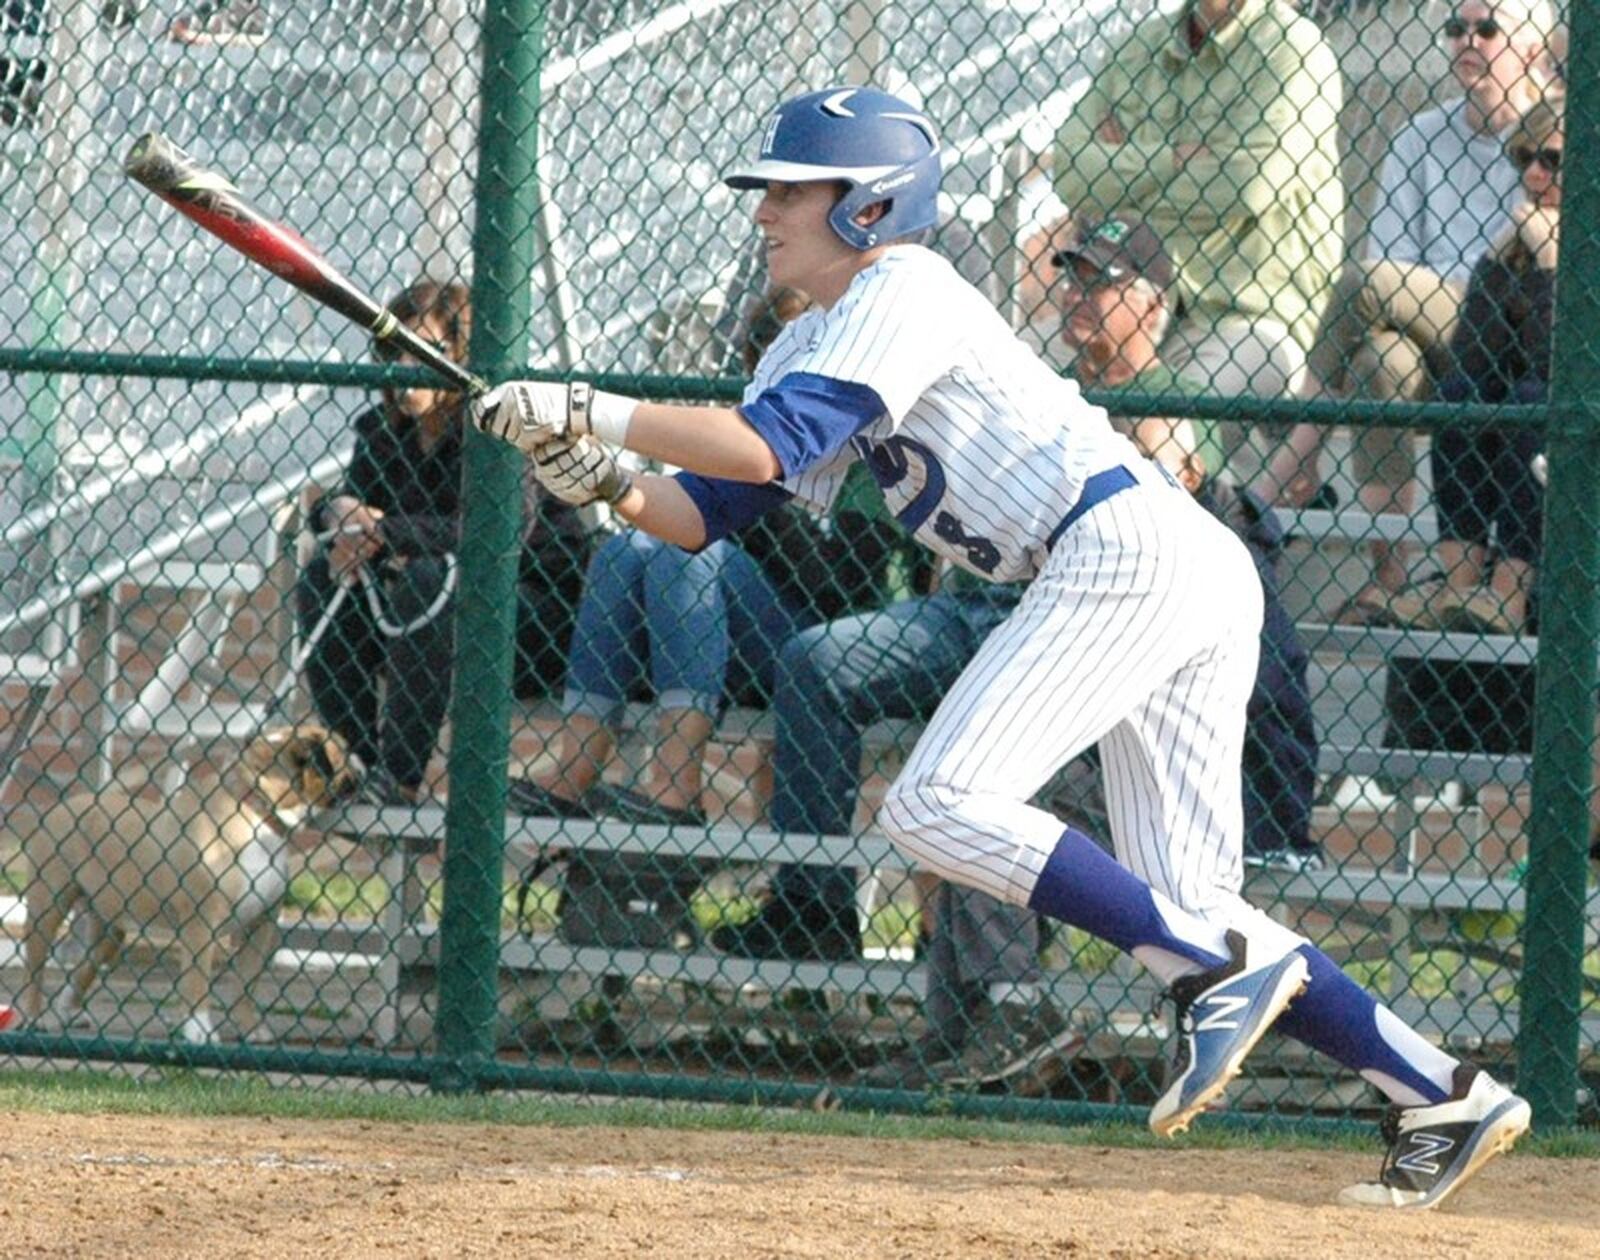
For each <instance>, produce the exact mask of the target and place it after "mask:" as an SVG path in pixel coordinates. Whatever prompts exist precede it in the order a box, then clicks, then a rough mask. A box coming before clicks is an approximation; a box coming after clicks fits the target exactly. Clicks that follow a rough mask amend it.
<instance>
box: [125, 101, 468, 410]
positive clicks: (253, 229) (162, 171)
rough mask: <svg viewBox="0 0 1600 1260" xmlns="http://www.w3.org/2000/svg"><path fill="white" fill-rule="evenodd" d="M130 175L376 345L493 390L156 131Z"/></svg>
mask: <svg viewBox="0 0 1600 1260" xmlns="http://www.w3.org/2000/svg"><path fill="white" fill-rule="evenodd" d="M122 169H123V170H124V171H125V172H126V173H127V174H128V176H129V177H131V178H133V179H136V180H138V181H139V183H141V184H143V185H144V186H145V187H146V188H148V189H149V190H150V191H151V192H153V193H155V194H156V196H158V197H160V198H161V199H162V200H163V201H165V202H166V203H167V204H168V205H170V206H172V207H174V208H175V209H177V210H179V211H180V212H182V213H183V214H186V215H188V216H189V218H191V219H193V220H194V221H195V222H196V223H198V224H199V225H200V226H201V227H203V228H204V229H205V230H206V231H208V232H210V233H211V234H212V235H213V236H217V237H221V238H222V240H224V241H226V242H227V243H228V244H229V245H231V246H233V248H234V249H236V250H238V251H239V252H240V253H241V254H243V255H244V256H245V257H246V258H249V259H251V260H253V261H254V262H258V263H260V264H261V265H262V266H263V267H265V268H267V270H269V271H271V272H274V273H275V274H277V275H280V276H282V277H283V278H284V279H285V280H287V281H288V282H289V283H290V284H292V285H294V287H295V288H297V289H299V290H300V291H301V292H302V293H305V294H308V295H309V296H311V297H313V298H315V299H316V300H317V301H318V302H321V303H322V304H323V305H324V306H326V307H329V308H331V309H332V310H335V311H338V312H339V314H341V315H343V316H344V317H345V318H346V319H348V320H351V321H353V322H355V323H357V324H359V325H361V327H362V328H365V329H366V330H367V331H368V332H369V333H371V334H372V336H373V339H374V340H376V341H385V342H389V343H391V344H392V345H393V346H395V347H396V348H397V349H400V350H403V351H405V353H407V354H409V355H411V356H412V357H413V358H415V359H416V360H417V361H418V362H419V363H425V364H427V365H428V366H429V367H431V368H432V369H433V370H434V371H436V372H438V373H440V374H441V375H442V376H445V377H446V378H448V379H449V380H450V382H451V383H452V384H454V385H458V386H460V387H461V388H463V389H466V390H468V391H469V392H471V393H475V394H476V393H482V392H483V391H484V390H486V389H487V388H488V385H487V384H486V383H485V382H484V381H483V380H482V379H481V378H480V377H477V376H474V375H473V374H472V373H471V372H469V371H467V370H466V368H464V367H462V366H461V365H460V364H459V363H457V362H455V361H454V360H453V359H451V358H450V357H449V356H448V355H446V354H444V353H443V352H442V351H440V349H439V348H438V347H437V346H435V345H434V344H433V343H432V342H430V341H427V340H425V339H424V338H422V337H419V336H418V335H417V334H416V333H414V332H412V331H411V329H409V328H407V327H406V326H405V325H404V324H402V323H401V322H400V321H399V320H397V319H396V318H395V317H394V316H393V315H391V314H390V313H389V312H388V311H387V310H385V309H384V308H383V307H382V306H380V305H379V304H378V303H377V302H376V301H374V300H373V299H372V298H371V297H369V296H368V295H367V294H365V293H363V292H362V291H361V290H360V289H358V288H356V286H355V285H354V284H352V283H351V282H350V281H349V280H348V279H346V278H345V277H344V276H343V275H341V274H340V273H339V272H338V271H336V270H335V269H334V268H333V266H332V265H331V264H330V263H329V262H328V260H327V259H326V258H324V257H323V256H322V255H321V254H319V253H318V252H317V251H316V250H315V249H313V248H312V247H311V246H310V245H309V244H307V243H306V242H305V241H304V240H302V239H301V237H300V236H299V235H298V234H296V233H295V232H292V231H290V230H289V229H288V228H286V227H284V226H283V225H282V224H280V223H274V222H273V221H272V220H271V219H269V218H267V217H266V216H265V215H264V214H262V213H261V211H259V210H257V209H256V208H255V207H254V206H252V205H251V204H250V203H249V202H248V201H246V200H245V199H244V197H243V196H241V195H240V193H239V190H238V189H237V188H235V187H234V186H233V185H232V184H230V183H229V182H228V181H227V180H226V179H224V178H223V177H222V176H221V175H219V174H217V173H216V172H215V171H209V170H207V169H206V168H205V167H204V166H202V165H200V163H198V162H196V161H195V160H194V159H193V158H192V157H190V156H189V155H188V154H187V153H185V152H184V151H183V150H182V149H180V148H179V147H178V146H177V145H175V144H173V143H172V141H170V140H168V139H167V138H166V137H165V136H163V135H160V134H158V133H156V132H150V133H149V134H148V135H143V136H140V137H139V139H138V140H137V141H136V142H135V143H134V146H133V148H132V149H131V150H130V151H129V153H128V157H127V160H126V161H125V162H124V163H123V166H122Z"/></svg>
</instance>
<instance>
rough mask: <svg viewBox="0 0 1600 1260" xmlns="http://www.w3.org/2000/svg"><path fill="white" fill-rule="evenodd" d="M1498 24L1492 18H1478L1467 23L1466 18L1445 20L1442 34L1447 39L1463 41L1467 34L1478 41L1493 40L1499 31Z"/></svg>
mask: <svg viewBox="0 0 1600 1260" xmlns="http://www.w3.org/2000/svg"><path fill="white" fill-rule="evenodd" d="M1501 29H1502V28H1501V26H1500V23H1498V22H1496V21H1495V20H1494V19H1493V18H1492V17H1486V18H1479V19H1478V20H1477V21H1476V22H1469V21H1467V20H1466V18H1458V17H1453V18H1445V20H1444V33H1445V38H1447V39H1465V38H1466V37H1467V34H1468V32H1470V33H1472V34H1474V35H1476V36H1477V37H1478V38H1479V39H1493V38H1494V37H1495V36H1496V35H1498V34H1499V33H1500V31H1501Z"/></svg>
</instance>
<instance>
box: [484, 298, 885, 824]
mask: <svg viewBox="0 0 1600 1260" xmlns="http://www.w3.org/2000/svg"><path fill="white" fill-rule="evenodd" d="M808 304H809V302H808V300H807V299H806V298H805V297H804V295H802V294H798V293H796V292H795V291H794V290H788V289H780V290H776V291H774V292H773V293H772V294H770V295H769V298H768V300H767V302H766V303H764V304H763V306H762V308H761V309H759V310H758V311H757V312H756V313H755V315H754V316H753V318H752V320H751V324H750V331H749V336H748V344H747V353H748V355H749V358H748V359H747V366H752V365H753V362H754V360H755V359H756V358H759V356H760V354H761V352H762V351H763V350H764V349H765V347H766V345H767V344H769V343H770V341H771V340H772V338H773V337H774V336H775V335H776V333H777V331H778V329H779V328H780V327H781V326H782V324H783V323H785V322H787V321H788V320H789V319H792V318H793V317H794V316H796V315H798V314H800V313H801V312H802V311H804V310H805V309H806V307H807V305H808ZM863 486H864V487H865V489H866V490H867V491H868V493H869V494H870V498H871V501H875V502H876V504H877V506H878V512H879V513H880V514H881V511H882V499H881V496H879V495H878V494H877V491H876V489H875V488H874V487H872V486H871V483H870V477H869V476H868V475H867V474H866V472H865V469H864V467H863V468H862V469H860V470H857V475H856V483H855V490H859V489H861V488H862V487H863ZM862 504H863V500H862V497H861V496H860V495H859V494H858V493H856V492H855V491H854V490H852V489H851V488H850V487H847V488H846V490H845V491H843V492H841V496H840V500H839V503H838V504H837V505H836V509H835V515H836V517H837V518H840V519H842V518H844V517H850V516H858V517H861V518H862V519H858V520H852V521H850V523H849V524H848V525H847V526H840V527H835V526H833V525H832V524H831V523H829V524H824V523H822V522H818V521H816V520H815V519H814V518H812V517H811V516H809V515H808V514H807V513H805V512H804V511H803V510H802V509H800V508H798V507H788V508H784V509H781V510H779V511H777V512H774V513H772V514H771V515H769V516H767V517H765V518H763V519H762V520H760V521H757V522H756V523H755V524H754V525H752V526H751V527H750V528H748V529H746V530H744V531H742V532H741V533H740V534H739V535H738V536H737V537H736V538H730V539H725V540H722V541H720V542H716V543H713V544H712V545H711V546H709V547H706V548H705V549H704V550H702V551H698V552H694V553H690V552H686V551H684V550H683V549H682V548H679V547H675V546H672V545H671V544H669V543H664V542H662V541H660V540H659V539H656V538H653V537H651V536H650V535H648V534H646V533H644V532H643V531H642V530H634V529H629V530H625V531H624V532H622V533H620V534H618V535H616V536H615V537H613V538H611V539H609V540H608V541H607V542H605V543H604V544H603V545H602V546H601V547H600V549H599V551H598V552H597V553H596V554H595V557H594V560H593V561H592V562H591V564H590V566H589V573H588V578H587V581H586V583H585V585H584V588H583V596H582V599H581V601H580V603H579V606H578V617H577V626H576V629H575V630H574V633H573V637H572V648H571V652H570V655H569V658H568V666H567V681H566V691H565V695H564V697H563V699H562V713H563V717H564V723H565V724H564V727H563V729H562V730H561V732H560V734H559V736H558V737H557V740H556V749H555V757H554V762H553V764H552V765H549V766H547V767H545V768H544V769H542V770H541V771H540V772H539V773H537V774H536V775H535V776H534V777H532V778H527V779H517V780H513V781H512V783H511V786H510V791H509V802H510V805H511V808H512V809H513V810H515V811H516V812H518V813H521V814H526V815H531V816H541V817H557V818H580V817H597V816H605V817H611V818H617V819H621V820H624V821H628V822H634V823H657V824H667V825H701V824H703V823H704V822H705V821H706V815H705V812H704V809H703V807H702V805H701V800H700V797H701V791H702V786H703V785H702V762H703V759H704V753H705V749H706V745H707V744H708V743H709V742H710V739H711V736H712V734H713V733H714V730H715V727H716V721H717V717H718V715H719V714H720V713H721V711H722V709H723V706H724V705H725V704H726V703H727V702H728V701H729V700H730V699H732V700H739V701H743V702H745V703H753V704H761V703H764V701H765V695H766V693H767V689H768V688H769V686H770V684H771V677H772V668H773V662H774V660H775V658H776V656H777V652H778V649H779V648H780V647H781V646H782V644H783V643H784V642H785V641H786V640H787V639H788V638H789V636H790V635H792V634H793V633H794V632H795V631H796V630H799V629H800V628H802V627H803V626H806V625H810V624H812V623H813V622H815V621H818V620H821V619H823V618H826V617H828V616H833V615H837V614H839V613H841V612H844V611H848V610H849V609H850V608H852V607H853V606H856V604H857V601H861V600H863V599H872V598H877V595H878V592H877V588H878V585H879V583H880V580H881V575H882V572H883V570H884V569H885V568H886V566H887V562H888V556H889V551H890V548H891V547H892V545H893V542H892V537H893V535H894V534H897V533H898V531H897V528H896V527H895V526H893V525H892V523H890V522H888V521H887V519H886V518H882V517H881V515H880V519H879V520H877V521H874V520H872V519H870V518H871V516H872V512H871V510H870V508H864V507H863V506H862ZM645 684H648V685H649V687H650V689H651V691H652V692H653V695H654V701H655V706H656V709H657V716H656V730H655V732H654V736H655V738H654V740H653V744H652V750H651V755H650V759H649V763H648V765H647V766H646V767H645V769H644V771H643V773H642V776H641V778H640V782H639V784H638V786H626V785H617V784H612V783H608V782H604V781H602V779H601V774H602V772H603V771H604V769H605V766H606V763H607V761H608V760H609V759H610V757H611V754H612V751H613V749H614V747H615V736H616V731H617V728H618V725H619V722H620V719H621V716H622V711H623V706H624V705H625V703H626V701H627V700H628V698H629V696H630V695H631V694H633V693H634V692H635V691H636V690H637V689H638V688H639V687H641V686H643V685H645Z"/></svg>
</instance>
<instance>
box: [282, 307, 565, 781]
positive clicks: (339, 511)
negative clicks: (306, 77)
mask: <svg viewBox="0 0 1600 1260" xmlns="http://www.w3.org/2000/svg"><path fill="white" fill-rule="evenodd" d="M388 309H389V311H390V313H392V314H393V315H394V316H395V317H396V318H397V319H399V320H400V322H401V323H403V324H404V325H406V327H408V328H410V329H412V330H413V331H414V332H417V333H420V334H421V335H422V336H423V337H426V338H427V339H428V340H429V341H432V342H433V343H434V344H436V345H438V346H441V347H443V348H444V349H445V350H446V351H447V353H449V355H450V356H451V357H452V358H454V359H455V360H456V361H457V362H464V361H465V360H466V355H467V341H468V338H469V337H470V335H471V327H472V310H471V303H470V295H469V292H468V290H467V286H466V285H464V284H462V283H460V282H457V281H452V282H449V283H440V282H437V281H434V280H428V279H422V280H418V281H416V282H415V283H413V284H412V285H410V286H409V287H407V288H406V289H405V290H404V291H403V292H402V293H400V294H399V295H398V296H397V297H396V298H395V299H394V300H393V301H391V302H390V303H389V306H388ZM375 352H376V353H377V354H378V355H379V356H380V357H382V358H389V357H390V356H392V354H393V351H392V349H390V347H389V344H388V343H386V342H379V343H378V344H377V347H376V351H375ZM462 406H463V399H462V396H461V395H460V394H458V393H455V392H452V391H449V390H445V389H436V388H431V387H421V388H405V389H392V388H391V389H385V390H384V391H383V400H382V402H381V403H380V404H379V405H378V406H376V407H372V408H369V409H368V410H366V411H364V412H362V413H361V415H360V416H358V417H357V418H356V421H355V430H356V444H355V450H354V452H353V453H352V455H351V457H350V463H349V466H348V468H347V469H346V472H345V476H344V480H343V482H342V484H341V485H340V486H339V487H338V488H336V489H335V490H334V492H333V493H332V494H330V495H327V496H325V497H324V498H322V499H321V500H319V502H318V503H317V505H316V507H315V508H314V509H313V511H312V515H311V526H312V529H313V530H314V531H315V532H316V533H317V534H318V535H319V536H322V537H324V538H326V539H327V540H328V542H327V546H326V547H325V548H323V549H322V550H321V551H320V552H319V554H318V555H317V556H316V557H315V558H314V559H313V560H312V561H311V563H310V564H309V565H308V566H307V567H306V569H305V571H304V572H303V573H302V574H301V577H300V581H299V583H298V585H297V588H296V604H297V607H298V612H299V621H300V628H301V633H302V634H303V635H309V634H310V633H311V632H312V631H313V630H314V629H315V627H316V626H318V625H319V624H320V623H322V622H323V620H324V618H325V617H326V616H327V615H328V610H329V608H330V607H331V606H332V605H333V602H334V598H335V595H336V594H337V592H338V591H339V589H340V586H341V584H347V583H354V584H355V586H354V588H353V589H351V590H350V591H349V592H348V594H346V596H345V597H344V598H343V599H342V600H341V601H340V602H339V606H338V608H337V609H336V610H335V611H334V613H333V617H332V620H331V622H330V623H329V624H328V625H327V627H326V628H325V629H324V631H323V633H322V636H321V638H320V639H319V640H318V642H317V645H316V648H315V650H313V651H312V652H311V654H310V656H309V657H308V658H307V660H306V665H305V670H306V682H307V685H308V686H309V688H310V690H311V696H312V700H313V703H314V704H315V706H316V709H317V712H318V713H319V714H321V715H322V718H323V720H324V721H326V722H327V723H328V725H329V726H331V727H332V728H333V729H334V730H336V731H337V732H338V733H339V734H340V735H342V736H344V738H345V740H346V742H347V743H348V745H349V748H350V751H351V752H352V753H354V754H355V756H356V757H358V758H359V759H360V761H361V764H362V767H363V769H364V771H365V774H364V777H363V778H362V780H361V783H360V787H359V789H358V791H359V793H360V796H361V798H362V799H363V800H365V801H367V802H368V803H370V804H375V805H394V804H409V803H413V802H415V801H416V800H417V799H418V797H419V794H420V792H421V788H422V783H423V779H424V777H425V775H426V772H427V768H428V761H429V759H430V758H431V757H432V755H433V750H434V746H435V744H436V743H437V742H438V737H439V729H440V727H441V726H442V725H443V723H444V718H445V712H446V709H447V707H448V704H449V699H450V661H451V645H452V643H453V641H454V640H453V622H454V619H455V609H454V607H453V598H452V589H451V587H452V584H453V579H452V576H451V574H452V570H453V566H454V558H453V556H454V552H455V550H456V548H457V546H458V538H459V535H460V530H461V459H462V431H463V429H462ZM523 520H524V529H523V540H522V541H523V546H522V563H521V582H520V584H519V590H518V600H519V605H520V608H521V611H520V613H519V621H520V622H521V623H522V625H523V627H524V630H523V632H522V633H521V635H520V643H519V647H520V651H521V653H522V660H520V661H519V674H520V675H522V676H523V679H524V682H525V683H528V684H530V685H537V682H536V681H533V680H529V679H528V678H527V675H528V674H529V673H530V672H531V671H533V670H539V669H543V670H545V671H546V672H549V662H550V661H551V660H552V659H557V658H559V657H560V655H561V653H562V652H563V651H564V650H565V645H566V638H567V634H568V632H569V631H570V628H571V625H572V615H571V611H570V610H571V608H572V607H573V605H574V604H575V602H576V599H577V590H578V586H579V583H580V582H581V581H582V578H583V562H584V557H585V554H586V550H587V546H588V543H587V531H586V529H585V527H584V525H583V523H582V521H581V520H580V518H579V515H578V512H577V511H576V509H574V508H572V507H569V506H568V505H567V504H565V503H562V502H561V501H560V500H559V499H555V498H553V497H551V496H550V495H547V494H544V493H543V492H541V491H540V489H539V486H538V483H537V481H536V480H535V479H534V478H533V476H532V475H531V474H530V475H528V476H526V477H524V479H523ZM524 662H526V665H525V664H524Z"/></svg>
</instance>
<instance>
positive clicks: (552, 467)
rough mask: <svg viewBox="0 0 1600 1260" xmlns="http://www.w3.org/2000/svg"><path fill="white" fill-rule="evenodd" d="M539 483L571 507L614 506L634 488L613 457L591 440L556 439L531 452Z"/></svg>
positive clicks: (629, 477) (579, 438) (585, 438)
mask: <svg viewBox="0 0 1600 1260" xmlns="http://www.w3.org/2000/svg"><path fill="white" fill-rule="evenodd" d="M533 473H534V476H535V477H537V478H538V479H539V484H540V485H541V486H543V487H544V488H545V489H546V490H548V491H549V492H550V493H551V494H553V495H554V496H555V497H556V498H558V499H560V500H561V501H562V502H563V503H570V504H572V506H573V507H583V506H584V505H585V504H589V503H594V502H596V501H598V500H604V501H605V502H607V503H615V502H617V501H618V500H619V499H621V498H622V496H623V495H625V494H627V493H628V491H629V490H631V489H632V488H633V478H632V476H630V475H629V474H628V472H627V471H626V470H625V469H623V468H622V466H621V465H619V464H618V463H617V459H616V456H615V455H613V454H612V453H611V452H610V450H608V449H607V448H606V447H605V446H602V445H601V444H600V443H599V442H597V441H595V439H594V438H592V437H587V436H584V437H576V438H558V439H557V440H555V441H553V442H546V443H545V444H544V445H543V446H540V447H538V448H537V449H536V450H535V451H534V452H533Z"/></svg>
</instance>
